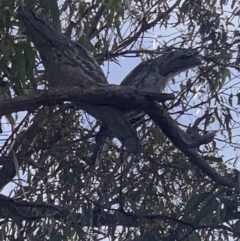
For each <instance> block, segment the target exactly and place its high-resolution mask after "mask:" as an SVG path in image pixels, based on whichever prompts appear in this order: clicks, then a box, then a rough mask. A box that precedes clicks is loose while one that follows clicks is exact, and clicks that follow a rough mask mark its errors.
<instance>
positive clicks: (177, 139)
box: [143, 102, 237, 187]
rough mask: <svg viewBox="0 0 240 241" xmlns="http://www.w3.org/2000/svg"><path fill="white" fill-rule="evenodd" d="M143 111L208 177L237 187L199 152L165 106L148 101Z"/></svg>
mask: <svg viewBox="0 0 240 241" xmlns="http://www.w3.org/2000/svg"><path fill="white" fill-rule="evenodd" d="M143 111H145V113H147V114H148V115H149V116H150V118H151V119H152V120H153V121H154V122H155V123H156V124H157V125H158V126H159V127H160V128H161V130H162V131H163V133H164V134H165V135H166V136H167V137H168V138H169V140H170V141H171V142H172V143H173V144H174V145H175V146H176V147H177V148H178V149H179V150H181V151H182V152H183V153H184V154H185V155H186V156H187V157H188V159H189V161H190V162H191V163H192V164H194V165H195V166H197V167H198V168H199V169H201V170H202V171H203V172H204V173H205V174H206V175H207V176H208V177H210V178H211V179H212V180H213V181H215V182H217V183H218V184H220V185H223V186H227V187H237V185H236V184H235V183H234V182H233V181H232V180H230V179H229V178H226V177H223V176H221V175H220V174H218V173H217V172H216V171H215V170H214V169H213V168H212V167H210V166H209V165H208V164H207V163H206V161H205V160H204V159H203V158H202V157H201V156H200V155H199V154H198V152H197V149H196V148H193V147H192V146H194V143H192V142H191V136H190V135H188V134H187V133H185V132H184V131H183V130H182V129H180V128H179V126H178V125H177V122H176V121H174V120H173V119H172V117H171V116H170V115H169V113H168V112H167V110H166V109H165V108H164V107H162V106H159V105H156V104H155V103H150V102H146V103H145V105H144V106H143ZM215 133H216V132H215ZM195 141H196V140H195Z"/></svg>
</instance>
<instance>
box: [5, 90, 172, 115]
mask: <svg viewBox="0 0 240 241" xmlns="http://www.w3.org/2000/svg"><path fill="white" fill-rule="evenodd" d="M173 98H174V95H173V94H160V93H154V92H149V91H138V90H135V89H133V88H131V87H123V86H118V85H99V86H91V87H89V88H88V89H83V90H82V89H80V88H79V87H70V88H57V87H56V88H54V90H49V91H39V92H36V93H33V94H31V95H28V96H21V97H16V98H14V99H11V100H7V101H2V102H0V116H3V115H7V114H11V113H13V112H18V111H26V110H29V111H33V110H35V109H36V108H38V107H39V106H41V105H44V106H52V105H56V104H61V103H63V102H64V101H79V102H80V103H79V104H80V106H81V103H82V104H90V105H101V106H103V105H106V106H116V107H118V109H124V110H127V109H130V110H131V109H136V108H137V109H140V107H139V104H140V103H144V102H145V101H146V100H157V101H159V102H164V101H167V100H172V99H173Z"/></svg>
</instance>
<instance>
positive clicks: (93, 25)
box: [88, 0, 108, 40]
mask: <svg viewBox="0 0 240 241" xmlns="http://www.w3.org/2000/svg"><path fill="white" fill-rule="evenodd" d="M107 4H108V0H106V1H104V2H103V3H102V5H101V6H100V8H99V10H98V12H97V13H96V15H95V17H94V18H93V19H92V21H91V25H90V28H89V33H88V39H90V40H91V39H92V38H94V37H95V33H96V32H98V31H97V25H98V23H99V20H100V19H101V17H102V15H103V14H104V12H105V10H106V8H107Z"/></svg>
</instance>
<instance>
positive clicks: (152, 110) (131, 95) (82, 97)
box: [0, 85, 237, 187]
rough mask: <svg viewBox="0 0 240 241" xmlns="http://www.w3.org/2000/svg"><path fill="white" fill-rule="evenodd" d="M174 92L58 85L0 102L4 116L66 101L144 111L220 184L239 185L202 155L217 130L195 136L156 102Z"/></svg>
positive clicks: (101, 86)
mask: <svg viewBox="0 0 240 241" xmlns="http://www.w3.org/2000/svg"><path fill="white" fill-rule="evenodd" d="M173 98H174V95H173V94H161V93H152V92H147V91H138V90H135V89H133V88H130V87H123V86H117V85H98V86H91V87H89V88H88V89H83V90H81V89H79V88H78V87H71V88H55V89H54V90H49V91H41V92H39V93H34V94H32V95H29V96H24V97H16V98H14V99H12V100H8V101H3V102H0V115H6V114H10V113H12V112H16V111H23V110H34V109H35V108H37V107H39V106H41V105H47V106H50V105H56V104H60V103H62V102H64V101H77V104H78V105H79V107H80V108H81V104H90V105H101V106H103V105H106V106H111V105H112V106H115V107H116V108H118V109H122V110H128V109H129V110H131V109H132V110H141V111H144V112H145V113H146V114H148V115H149V116H150V118H151V119H152V120H153V121H154V122H155V123H156V124H157V125H158V126H159V128H161V130H162V131H163V133H164V134H165V135H166V136H167V137H168V138H169V140H170V141H171V142H172V143H173V144H174V145H175V146H176V147H177V148H178V149H179V150H181V151H182V152H183V153H184V154H185V155H186V156H187V157H188V159H189V161H190V162H191V163H192V164H194V165H196V166H197V167H198V168H199V169H201V170H202V171H203V172H204V173H205V174H206V175H207V176H208V177H210V178H211V179H212V180H214V181H215V182H217V183H218V184H220V185H223V186H227V187H236V185H237V184H236V183H235V182H233V181H232V180H230V179H229V178H226V177H223V176H221V175H220V174H219V173H217V172H216V171H215V170H214V169H213V168H212V167H210V166H209V165H208V164H207V163H206V161H205V160H204V159H203V158H202V157H201V156H200V155H199V154H198V152H197V148H198V145H201V144H204V143H209V142H210V141H212V140H213V138H214V135H215V134H216V132H212V133H210V134H207V135H199V137H197V138H199V139H196V138H195V139H192V137H191V135H189V134H188V133H186V132H184V131H183V130H182V129H181V128H180V127H179V126H178V124H177V122H176V121H175V120H173V119H172V117H171V116H170V115H169V113H168V112H167V110H166V109H165V108H164V107H163V106H161V105H159V104H157V103H156V102H154V101H153V100H158V101H161V102H164V101H167V100H171V99H173Z"/></svg>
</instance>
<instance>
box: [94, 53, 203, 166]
mask: <svg viewBox="0 0 240 241" xmlns="http://www.w3.org/2000/svg"><path fill="white" fill-rule="evenodd" d="M200 64H201V59H200V57H199V56H198V53H197V52H195V51H193V50H189V49H181V50H177V51H172V52H167V53H165V54H163V55H161V56H159V57H157V58H156V59H150V60H148V61H145V62H142V63H140V64H139V65H138V66H137V67H136V68H134V69H133V70H132V71H131V72H130V73H129V74H128V75H127V76H126V77H125V78H124V80H123V81H122V82H121V84H120V85H122V86H132V87H135V88H136V89H142V90H148V91H159V92H163V91H164V89H165V87H166V86H167V84H168V82H169V81H170V80H171V79H172V78H173V77H174V76H176V75H177V74H179V73H181V72H183V71H186V70H188V69H190V68H193V67H196V66H198V65H200ZM125 116H126V118H127V119H128V120H129V121H130V123H131V124H132V125H134V124H135V123H136V120H138V121H139V119H141V118H142V117H144V113H143V112H135V111H130V112H126V113H125ZM101 132H102V134H101ZM98 136H102V137H99V138H98V141H97V145H96V148H95V150H94V154H93V159H94V160H96V164H97V165H98V164H99V163H100V161H101V160H102V158H103V157H104V154H105V153H106V150H107V149H108V148H109V147H110V146H111V145H112V139H113V138H110V137H108V138H107V130H104V131H102V130H101V128H100V131H99V134H98ZM103 150H104V152H103Z"/></svg>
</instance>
